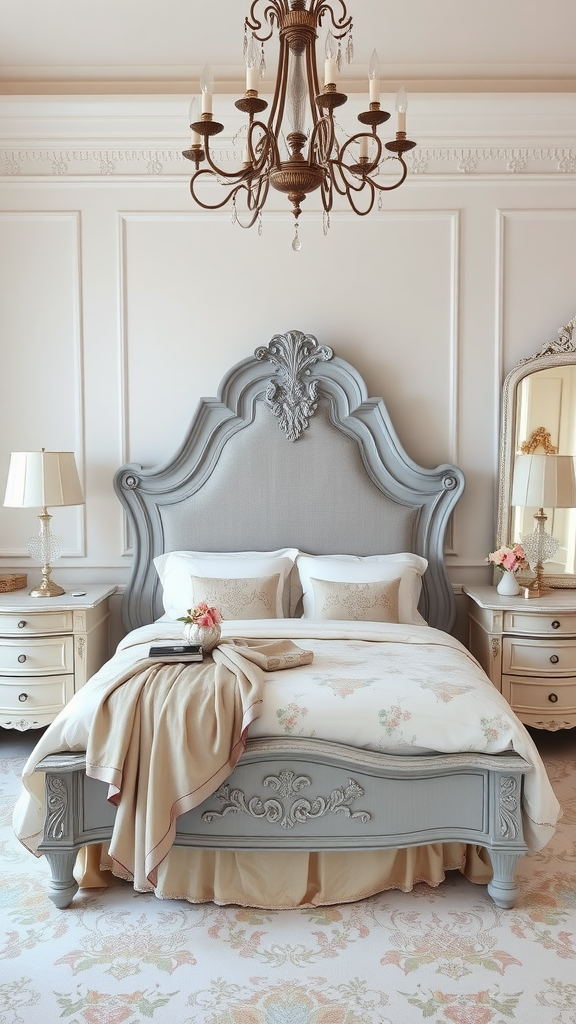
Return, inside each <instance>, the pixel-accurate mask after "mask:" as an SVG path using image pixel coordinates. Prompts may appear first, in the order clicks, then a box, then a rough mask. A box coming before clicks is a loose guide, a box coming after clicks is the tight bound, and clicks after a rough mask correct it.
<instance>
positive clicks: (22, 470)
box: [4, 450, 84, 508]
mask: <svg viewBox="0 0 576 1024" xmlns="http://www.w3.org/2000/svg"><path fill="white" fill-rule="evenodd" d="M4 504H5V505H7V506H9V507H11V508H46V507H48V506H53V505H83V504H84V496H83V494H82V488H81V486H80V480H79V478H78V470H77V469H76V463H75V461H74V452H45V451H44V450H42V451H40V452H12V454H11V456H10V466H9V469H8V481H7V484H6V496H5V498H4Z"/></svg>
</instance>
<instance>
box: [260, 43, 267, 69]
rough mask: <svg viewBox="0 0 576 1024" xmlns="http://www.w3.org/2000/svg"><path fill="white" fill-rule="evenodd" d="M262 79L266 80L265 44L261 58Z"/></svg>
mask: <svg viewBox="0 0 576 1024" xmlns="http://www.w3.org/2000/svg"><path fill="white" fill-rule="evenodd" d="M260 78H266V57H265V56H264V43H262V55H261V57H260Z"/></svg>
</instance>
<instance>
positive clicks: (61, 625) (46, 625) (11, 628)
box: [0, 609, 73, 636]
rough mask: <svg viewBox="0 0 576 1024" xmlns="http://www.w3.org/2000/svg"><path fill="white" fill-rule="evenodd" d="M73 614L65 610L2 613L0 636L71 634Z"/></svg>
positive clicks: (0, 614) (0, 617) (0, 613)
mask: <svg viewBox="0 0 576 1024" xmlns="http://www.w3.org/2000/svg"><path fill="white" fill-rule="evenodd" d="M72 614H73V613H72V612H71V611H65V610H62V611H60V610H58V609H53V610H50V611H48V610H46V611H44V612H43V611H37V612H36V611H33V612H28V611H24V612H22V613H19V612H2V611H0V634H2V635H4V636H5V635H6V634H7V633H10V634H12V633H13V634H14V636H26V634H28V633H34V634H38V633H71V632H72Z"/></svg>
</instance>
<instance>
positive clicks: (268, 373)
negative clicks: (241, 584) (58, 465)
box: [115, 331, 464, 629]
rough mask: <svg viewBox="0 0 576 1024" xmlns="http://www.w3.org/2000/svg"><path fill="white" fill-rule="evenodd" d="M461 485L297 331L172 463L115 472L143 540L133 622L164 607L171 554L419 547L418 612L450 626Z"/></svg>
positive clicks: (128, 608) (195, 431) (215, 405)
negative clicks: (449, 535)
mask: <svg viewBox="0 0 576 1024" xmlns="http://www.w3.org/2000/svg"><path fill="white" fill-rule="evenodd" d="M463 486H464V481H463V477H462V473H461V471H460V470H459V469H457V468H456V467H454V466H440V467H438V468H437V469H435V470H427V469H423V468H422V467H419V466H417V465H416V464H415V463H413V462H412V461H411V460H410V459H409V458H408V456H407V455H406V453H405V452H404V451H403V449H402V447H401V445H400V442H399V440H398V438H397V437H396V434H395V432H394V430H393V428H392V425H391V423H390V420H389V417H388V413H387V411H386V408H385V406H384V403H383V402H382V400H381V399H370V398H368V397H367V390H366V386H365V384H364V381H363V380H362V378H361V377H360V376H359V374H358V373H357V372H356V370H354V369H353V368H352V367H351V366H350V365H349V364H348V363H345V362H344V361H343V360H340V359H338V358H336V357H333V355H332V353H331V350H330V349H328V348H325V347H321V346H319V345H318V343H317V342H316V340H315V339H314V338H311V337H310V336H306V335H303V334H301V333H300V332H297V331H292V332H290V333H289V334H287V335H279V336H276V337H275V338H273V339H272V341H271V342H270V345H269V346H268V347H266V348H260V349H257V350H256V354H255V357H254V358H252V359H247V360H244V361H243V362H241V363H239V364H237V365H236V366H235V367H233V368H232V369H231V370H230V371H229V373H228V374H227V375H226V377H225V378H224V380H223V381H222V384H221V386H220V389H219V392H218V397H217V398H215V399H202V400H201V402H200V404H199V407H198V409H197V411H196V414H195V416H194V418H193V420H192V424H191V426H190V430H189V432H188V434H187V436H186V438H185V440H184V443H183V445H182V447H181V448H180V450H179V451H178V452H177V453H176V455H175V457H174V459H172V460H171V461H170V462H169V463H168V464H166V465H165V466H161V467H158V468H156V469H142V467H141V466H137V465H128V466H124V467H122V469H120V470H119V471H118V473H117V474H116V478H115V487H116V491H117V493H118V496H119V498H120V500H121V501H122V503H123V505H124V507H125V509H126V511H127V513H128V516H129V520H130V525H131V528H132V532H133V536H134V561H133V568H132V577H131V580H130V584H129V586H128V588H127V592H126V596H125V599H124V604H123V616H124V622H125V625H126V626H127V628H134V627H135V626H138V625H141V624H143V623H145V622H150V621H152V620H153V619H154V618H156V617H158V616H159V615H160V614H162V611H163V609H162V604H161V594H160V593H159V588H158V581H157V577H156V572H155V570H154V567H153V565H152V559H153V558H154V557H155V556H156V555H158V554H161V553H162V552H164V551H173V550H203V551H243V550H260V551H267V550H273V549H276V548H281V547H297V548H299V549H300V550H302V551H306V552H308V553H311V554H332V553H334V554H336V553H346V554H356V555H368V554H376V553H382V554H389V553H392V552H395V551H414V552H416V553H418V554H422V555H424V557H425V558H427V559H428V562H429V568H428V570H427V572H426V574H425V577H424V587H423V595H422V602H421V606H420V610H421V612H422V614H423V615H424V616H425V618H426V619H427V621H428V622H429V623H430V625H436V626H438V627H439V628H443V629H450V628H451V626H452V624H453V619H454V598H453V592H452V588H451V586H450V583H449V581H448V577H447V573H446V567H445V564H444V556H443V544H444V534H445V529H446V525H447V522H448V518H449V515H450V512H451V511H452V508H453V507H454V504H455V503H456V501H457V500H458V497H459V496H460V494H461V492H462V489H463Z"/></svg>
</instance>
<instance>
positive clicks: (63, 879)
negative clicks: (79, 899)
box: [44, 850, 78, 910]
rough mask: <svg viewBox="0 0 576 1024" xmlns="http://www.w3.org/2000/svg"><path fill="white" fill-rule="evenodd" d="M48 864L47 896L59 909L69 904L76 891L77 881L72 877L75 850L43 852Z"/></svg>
mask: <svg viewBox="0 0 576 1024" xmlns="http://www.w3.org/2000/svg"><path fill="white" fill-rule="evenodd" d="M44 856H45V857H46V860H47V861H48V864H49V865H50V874H51V879H50V883H49V886H48V897H49V899H51V900H52V903H53V904H54V905H55V906H56V907H58V909H59V910H64V908H65V907H68V906H70V904H71V903H72V900H73V899H74V896H75V894H76V893H77V892H78V882H77V881H76V879H75V878H74V864H75V863H76V850H71V851H70V850H68V851H66V852H64V851H63V852H62V853H56V852H54V851H51V852H50V853H48V852H46V853H45V854H44Z"/></svg>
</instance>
